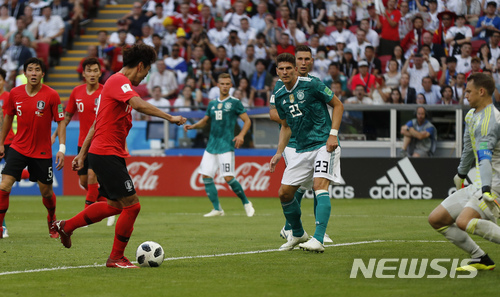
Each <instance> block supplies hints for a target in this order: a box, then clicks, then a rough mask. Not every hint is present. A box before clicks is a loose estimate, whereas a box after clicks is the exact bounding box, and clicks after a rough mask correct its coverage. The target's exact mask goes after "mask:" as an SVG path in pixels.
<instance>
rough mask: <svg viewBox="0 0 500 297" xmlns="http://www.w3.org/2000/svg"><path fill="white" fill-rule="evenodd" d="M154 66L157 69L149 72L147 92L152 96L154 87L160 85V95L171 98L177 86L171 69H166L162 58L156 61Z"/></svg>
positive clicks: (175, 92)
mask: <svg viewBox="0 0 500 297" xmlns="http://www.w3.org/2000/svg"><path fill="white" fill-rule="evenodd" d="M156 68H157V70H158V71H156V72H153V73H150V75H149V81H148V83H147V88H148V92H149V94H150V95H151V96H153V91H154V87H156V86H160V88H161V93H160V95H161V97H164V98H167V99H172V98H174V97H175V95H176V94H177V91H178V89H179V86H178V84H177V78H176V77H175V74H174V72H173V71H172V70H166V69H167V67H166V66H165V62H164V61H163V60H157V61H156Z"/></svg>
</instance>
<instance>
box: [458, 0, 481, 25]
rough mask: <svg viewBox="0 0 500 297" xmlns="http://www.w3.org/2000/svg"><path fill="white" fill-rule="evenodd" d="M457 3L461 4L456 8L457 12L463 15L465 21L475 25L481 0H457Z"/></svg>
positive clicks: (479, 13) (479, 11) (479, 12)
mask: <svg viewBox="0 0 500 297" xmlns="http://www.w3.org/2000/svg"><path fill="white" fill-rule="evenodd" d="M459 4H461V5H460V6H459V8H458V9H457V14H461V15H464V16H465V19H466V20H467V23H468V24H469V25H471V26H473V27H475V26H476V24H477V21H478V19H479V16H480V15H481V12H482V9H481V2H480V1H479V0H465V1H459Z"/></svg>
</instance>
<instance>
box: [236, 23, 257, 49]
mask: <svg viewBox="0 0 500 297" xmlns="http://www.w3.org/2000/svg"><path fill="white" fill-rule="evenodd" d="M240 23H241V30H240V31H238V32H237V34H238V37H239V39H240V42H241V44H243V45H247V44H254V43H255V38H256V36H257V30H255V29H254V28H252V27H250V18H249V17H244V18H241V20H240Z"/></svg>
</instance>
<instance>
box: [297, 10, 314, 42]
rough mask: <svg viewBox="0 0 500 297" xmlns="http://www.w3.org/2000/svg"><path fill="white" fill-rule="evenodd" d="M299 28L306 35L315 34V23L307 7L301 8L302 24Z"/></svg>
mask: <svg viewBox="0 0 500 297" xmlns="http://www.w3.org/2000/svg"><path fill="white" fill-rule="evenodd" d="M299 28H300V30H301V31H302V33H304V34H305V35H306V37H308V36H311V35H312V34H314V23H313V22H312V20H311V15H310V14H309V12H308V11H307V9H302V10H300V24H299Z"/></svg>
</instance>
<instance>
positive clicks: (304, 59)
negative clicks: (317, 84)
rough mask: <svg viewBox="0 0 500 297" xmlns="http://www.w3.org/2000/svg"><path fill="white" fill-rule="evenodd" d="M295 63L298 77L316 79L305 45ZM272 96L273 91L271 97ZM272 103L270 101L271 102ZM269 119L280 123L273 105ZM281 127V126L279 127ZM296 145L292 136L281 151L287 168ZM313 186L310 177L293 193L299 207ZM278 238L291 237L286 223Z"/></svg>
mask: <svg viewBox="0 0 500 297" xmlns="http://www.w3.org/2000/svg"><path fill="white" fill-rule="evenodd" d="M295 62H296V64H297V69H298V74H299V76H302V77H309V78H312V79H318V78H316V77H314V76H312V75H309V72H310V71H311V69H312V67H313V64H314V59H313V57H312V52H311V48H309V46H307V45H298V46H297V47H296V48H295ZM282 86H283V82H282V81H281V80H278V82H277V83H276V86H275V87H274V90H279V89H280V88H281V87H282ZM272 96H274V91H273V95H272ZM271 101H272V100H271ZM269 117H270V118H271V120H273V121H275V122H277V123H281V120H280V117H279V115H278V111H277V110H276V105H275V104H274V102H273V103H271V102H270V103H269ZM280 127H281V126H280ZM295 147H296V143H295V137H294V136H293V135H292V136H291V137H290V141H289V142H288V145H287V146H286V148H285V150H284V151H283V159H284V160H285V163H286V165H287V166H288V164H289V162H294V161H296V160H299V158H298V157H297V156H296V154H297V152H296V151H295ZM312 185H313V179H312V176H311V178H310V179H309V180H308V181H306V182H304V183H303V184H302V185H301V186H300V188H298V189H297V192H295V199H297V202H298V203H299V205H300V204H301V201H302V197H303V196H304V194H305V192H306V191H307V190H310V189H311V188H312ZM317 201H318V200H317V199H316V196H315V197H314V214H315V217H316V205H317ZM280 236H281V237H282V238H283V239H285V240H288V238H289V237H290V236H292V226H290V224H289V223H288V222H285V226H283V228H282V229H281V231H280ZM332 242H333V241H332V239H331V238H330V236H328V234H326V233H325V237H324V239H323V243H332Z"/></svg>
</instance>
